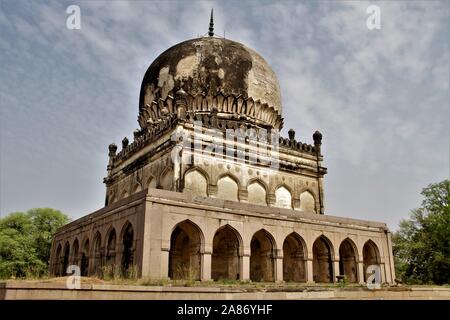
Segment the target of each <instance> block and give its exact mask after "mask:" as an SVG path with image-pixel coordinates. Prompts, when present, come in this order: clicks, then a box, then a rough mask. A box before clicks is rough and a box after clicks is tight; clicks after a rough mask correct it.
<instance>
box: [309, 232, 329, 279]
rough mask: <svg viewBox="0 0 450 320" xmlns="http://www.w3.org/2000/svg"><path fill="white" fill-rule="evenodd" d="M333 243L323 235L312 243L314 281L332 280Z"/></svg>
mask: <svg viewBox="0 0 450 320" xmlns="http://www.w3.org/2000/svg"><path fill="white" fill-rule="evenodd" d="M332 257H333V245H332V244H331V241H330V240H329V239H328V238H327V237H325V236H324V235H321V236H319V237H318V238H317V239H316V241H314V244H313V279H314V281H315V282H333V261H332Z"/></svg>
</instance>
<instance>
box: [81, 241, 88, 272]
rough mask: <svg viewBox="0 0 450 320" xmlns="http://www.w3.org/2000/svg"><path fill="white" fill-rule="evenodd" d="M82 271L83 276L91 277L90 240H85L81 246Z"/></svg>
mask: <svg viewBox="0 0 450 320" xmlns="http://www.w3.org/2000/svg"><path fill="white" fill-rule="evenodd" d="M80 264H81V265H80V270H81V275H82V276H88V275H89V238H85V239H84V240H83V244H82V246H81V262H80Z"/></svg>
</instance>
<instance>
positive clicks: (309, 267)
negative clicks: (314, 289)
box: [306, 258, 314, 283]
mask: <svg viewBox="0 0 450 320" xmlns="http://www.w3.org/2000/svg"><path fill="white" fill-rule="evenodd" d="M306 282H307V283H314V273H313V259H309V258H308V260H306Z"/></svg>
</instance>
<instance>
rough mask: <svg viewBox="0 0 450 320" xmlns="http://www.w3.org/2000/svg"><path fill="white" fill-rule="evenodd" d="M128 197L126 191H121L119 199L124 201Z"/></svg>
mask: <svg viewBox="0 0 450 320" xmlns="http://www.w3.org/2000/svg"><path fill="white" fill-rule="evenodd" d="M128 196H129V194H128V191H127V190H126V189H123V190H122V193H121V194H120V199H125V198H127V197H128Z"/></svg>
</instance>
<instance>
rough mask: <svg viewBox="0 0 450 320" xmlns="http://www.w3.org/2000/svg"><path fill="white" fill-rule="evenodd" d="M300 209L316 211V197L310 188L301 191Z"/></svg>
mask: <svg viewBox="0 0 450 320" xmlns="http://www.w3.org/2000/svg"><path fill="white" fill-rule="evenodd" d="M300 210H301V211H306V212H316V197H315V196H314V193H313V192H311V191H310V190H308V189H307V190H304V191H303V192H301V193H300Z"/></svg>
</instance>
